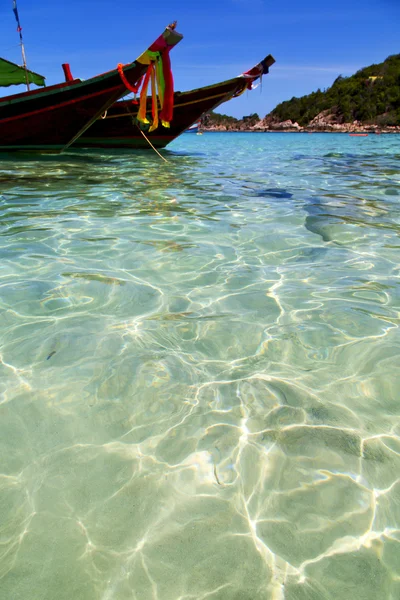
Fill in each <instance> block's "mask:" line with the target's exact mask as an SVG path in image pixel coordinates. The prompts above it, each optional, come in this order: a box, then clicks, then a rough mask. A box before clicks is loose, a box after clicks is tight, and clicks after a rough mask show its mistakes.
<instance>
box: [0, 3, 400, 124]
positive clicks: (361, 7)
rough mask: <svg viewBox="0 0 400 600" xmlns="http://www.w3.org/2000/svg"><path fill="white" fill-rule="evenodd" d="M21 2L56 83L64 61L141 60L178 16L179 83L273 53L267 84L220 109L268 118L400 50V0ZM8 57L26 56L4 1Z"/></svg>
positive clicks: (36, 61) (86, 70)
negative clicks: (295, 98) (283, 104)
mask: <svg viewBox="0 0 400 600" xmlns="http://www.w3.org/2000/svg"><path fill="white" fill-rule="evenodd" d="M17 1H18V10H19V15H20V19H21V24H22V27H23V35H24V41H25V46H26V54H27V61H28V67H29V68H31V69H33V70H35V71H37V72H39V73H41V74H43V75H45V76H46V77H47V83H48V84H52V83H57V82H59V81H61V80H63V74H62V70H61V63H63V62H69V63H70V64H71V69H72V73H73V74H74V76H75V77H80V78H82V79H86V78H88V77H90V76H93V75H96V74H98V73H100V72H103V71H107V70H109V69H112V68H114V67H115V66H116V64H117V63H118V62H124V63H126V62H130V61H131V60H134V59H135V58H136V57H137V56H138V55H139V54H140V53H141V52H142V51H143V50H144V49H145V48H146V47H147V46H148V45H149V43H151V42H152V41H153V40H154V38H155V37H157V36H158V34H159V33H160V32H161V31H162V30H163V28H164V26H165V25H166V24H168V23H169V22H171V21H172V20H174V19H176V20H178V29H179V31H181V32H182V33H183V34H184V40H183V41H182V42H181V43H180V44H179V45H178V46H177V47H176V48H175V49H174V50H173V52H172V54H171V59H172V65H173V71H174V78H175V89H179V90H187V89H192V88H196V87H199V86H203V85H208V84H212V83H215V82H218V81H221V80H224V79H229V78H231V77H234V76H235V75H238V74H240V73H241V72H243V71H245V70H247V69H249V68H250V67H252V66H253V65H254V64H256V63H257V62H259V60H260V59H262V58H263V57H264V56H265V55H266V54H269V53H271V54H273V56H274V57H275V59H276V63H275V65H273V67H272V68H271V71H270V74H269V75H268V76H267V77H265V78H264V80H263V85H262V89H260V88H258V89H256V90H254V91H252V92H249V93H246V94H244V95H243V96H242V97H240V98H238V99H235V100H232V101H230V102H229V103H227V104H224V105H222V106H221V107H220V108H219V112H224V113H227V114H231V115H233V116H236V117H241V116H242V115H244V114H250V113H253V112H257V113H258V114H259V115H260V116H264V115H265V114H267V113H268V112H269V111H270V110H272V109H273V108H274V106H276V104H277V103H278V102H281V101H283V100H288V99H290V98H291V97H292V96H302V95H304V94H307V93H310V92H312V91H313V90H316V89H318V88H320V89H324V88H327V87H329V86H330V85H331V84H332V83H333V81H334V80H335V79H336V77H337V76H338V75H340V74H341V75H351V74H352V73H354V72H355V71H356V70H357V69H360V68H361V67H363V66H367V65H369V64H372V63H374V62H375V63H376V62H381V61H382V60H384V59H385V58H386V57H387V56H388V55H390V54H396V53H399V52H400V33H399V25H400V0H363V1H361V0H333V1H332V2H329V3H328V2H322V1H321V0H318V1H317V0H303V2H299V1H298V0H296V1H295V0H286V1H283V2H279V1H278V2H277V1H276V0H274V1H273V2H272V1H270V0H202V1H201V2H195V1H191V0H164V1H161V0H152V1H148V2H145V1H143V0H142V2H137V1H135V0H118V1H116V0H114V1H112V0H68V2H65V1H64V0H52V1H50V0H17ZM0 56H2V57H4V58H8V59H9V60H13V61H15V62H20V49H19V48H18V34H17V32H16V23H15V20H14V15H13V12H12V0H2V2H1V6H0ZM19 89H20V91H23V88H22V87H21V88H5V89H3V90H2V91H1V92H0V94H1V95H6V94H7V93H16V92H17V91H18V90H19Z"/></svg>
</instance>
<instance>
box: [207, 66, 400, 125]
mask: <svg viewBox="0 0 400 600" xmlns="http://www.w3.org/2000/svg"><path fill="white" fill-rule="evenodd" d="M202 128H203V129H204V130H205V131H264V132H306V133H311V132H336V133H400V54H394V55H392V56H389V57H388V58H387V59H386V60H385V61H384V62H382V63H380V64H377V65H370V66H369V67H365V68H363V69H361V70H360V71H357V73H355V74H354V75H352V76H351V77H342V76H341V75H339V77H337V79H336V80H335V81H334V83H333V84H332V86H331V87H330V88H328V89H327V90H324V91H321V90H317V91H316V92H313V93H312V94H309V95H307V96H302V97H301V98H292V99H291V100H287V101H286V102H282V103H280V104H278V105H277V106H276V107H275V108H274V110H273V111H271V112H270V113H269V114H267V115H266V116H265V117H264V118H260V117H259V116H258V115H257V114H252V115H249V116H246V117H243V118H242V119H236V118H235V117H230V116H228V115H221V114H218V113H210V114H209V115H206V118H205V119H204V121H203V123H202Z"/></svg>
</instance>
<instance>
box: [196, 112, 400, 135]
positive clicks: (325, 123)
mask: <svg viewBox="0 0 400 600" xmlns="http://www.w3.org/2000/svg"><path fill="white" fill-rule="evenodd" d="M202 130H203V131H243V132H253V131H257V132H264V133H265V132H287V133H353V134H369V133H377V134H380V133H400V126H398V125H386V126H382V125H378V124H375V123H362V122H361V121H353V122H352V123H341V122H339V121H338V119H337V117H336V115H335V114H332V113H330V112H329V111H323V112H321V113H320V114H319V115H317V116H316V117H315V118H314V119H313V120H312V121H310V123H308V125H306V126H304V127H302V126H301V125H299V124H298V123H296V122H295V123H293V122H292V121H291V120H287V121H281V122H278V121H276V120H274V119H273V118H272V117H271V116H270V115H268V116H266V117H265V118H264V119H261V120H260V121H258V122H257V123H254V124H252V125H249V123H246V119H242V120H240V121H238V122H237V123H235V124H232V123H227V124H218V125H216V124H212V123H210V124H209V125H205V126H202Z"/></svg>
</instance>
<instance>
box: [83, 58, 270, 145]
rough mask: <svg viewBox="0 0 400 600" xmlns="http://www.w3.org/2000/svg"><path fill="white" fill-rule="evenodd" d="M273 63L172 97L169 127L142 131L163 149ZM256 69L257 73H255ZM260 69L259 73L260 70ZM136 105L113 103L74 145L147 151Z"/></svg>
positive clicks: (265, 61) (242, 89)
mask: <svg viewBox="0 0 400 600" xmlns="http://www.w3.org/2000/svg"><path fill="white" fill-rule="evenodd" d="M274 62H275V61H274V59H273V58H272V57H270V56H268V57H267V58H266V59H264V61H263V62H262V63H260V65H257V67H254V69H252V70H251V71H248V72H247V73H246V74H244V75H241V76H239V77H235V78H234V79H229V80H227V81H223V82H221V83H217V84H215V85H211V86H207V87H203V88H199V89H197V90H191V91H189V92H176V93H175V94H174V116H173V120H172V122H171V126H170V127H169V128H165V127H162V126H161V125H159V127H158V128H157V129H156V130H155V131H153V132H151V133H150V132H147V131H144V133H145V135H146V137H147V138H148V139H149V140H150V141H151V143H152V144H153V146H154V147H156V148H164V147H165V146H166V145H167V144H169V143H170V142H172V141H173V140H174V139H175V138H177V137H178V136H179V135H181V133H183V132H184V131H186V129H188V127H190V125H192V124H193V123H195V122H196V121H198V120H199V119H200V117H201V116H202V115H203V114H204V113H207V112H209V111H211V110H213V109H214V108H216V107H217V106H219V105H220V104H222V103H223V102H226V101H227V100H230V99H231V98H234V97H235V96H238V95H240V93H241V92H243V91H244V90H245V89H246V88H247V87H248V85H249V83H251V82H252V81H255V80H256V79H258V78H259V77H260V75H261V74H263V73H267V72H268V67H269V66H270V65H271V64H273V63H274ZM256 69H258V70H256ZM260 69H261V70H260ZM148 113H149V115H150V113H151V100H150V99H148ZM136 115H137V105H136V104H133V102H132V101H131V100H124V101H122V102H117V103H116V104H114V105H113V106H112V107H111V108H110V109H109V110H108V112H107V116H106V118H104V119H102V118H100V119H98V120H97V121H96V122H95V123H93V125H92V126H91V127H90V128H89V129H88V130H87V131H86V132H85V134H84V135H83V136H81V137H80V138H79V139H78V140H77V142H76V143H75V144H74V146H80V147H86V148H131V149H142V148H146V149H148V148H150V145H149V143H148V142H147V140H146V139H145V137H144V136H143V135H142V133H141V129H140V127H139V123H138V121H137V119H136Z"/></svg>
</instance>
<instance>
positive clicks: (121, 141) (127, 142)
mask: <svg viewBox="0 0 400 600" xmlns="http://www.w3.org/2000/svg"><path fill="white" fill-rule="evenodd" d="M172 139H173V136H171V137H161V138H154V137H151V138H150V141H151V143H152V144H153V145H157V143H161V144H163V145H165V144H168V142H169V141H170V140H172ZM85 144H89V146H92V147H93V146H95V147H98V146H100V145H101V146H111V147H121V146H126V147H127V148H130V147H132V146H134V147H135V148H137V147H138V146H140V147H143V148H148V147H149V144H148V142H146V140H145V139H143V138H140V137H137V138H110V137H106V138H101V137H95V138H89V137H81V138H79V139H78V140H77V141H76V142H75V144H74V146H81V147H84V146H85Z"/></svg>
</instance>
